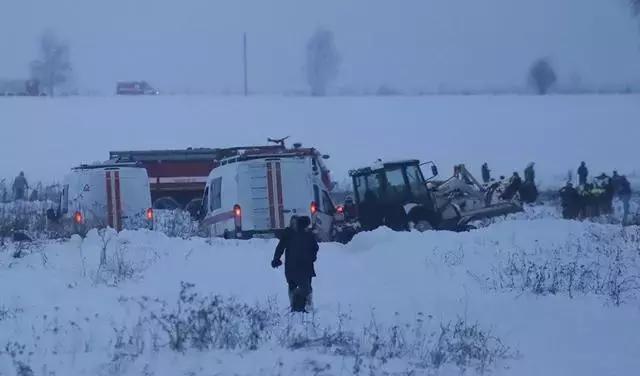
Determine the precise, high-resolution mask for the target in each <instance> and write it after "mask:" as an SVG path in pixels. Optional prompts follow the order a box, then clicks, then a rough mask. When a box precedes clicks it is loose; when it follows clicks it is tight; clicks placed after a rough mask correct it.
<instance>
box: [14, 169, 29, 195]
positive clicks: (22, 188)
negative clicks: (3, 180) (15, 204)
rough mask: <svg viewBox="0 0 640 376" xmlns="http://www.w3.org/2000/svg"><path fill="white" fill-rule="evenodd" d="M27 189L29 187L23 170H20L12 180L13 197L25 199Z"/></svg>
mask: <svg viewBox="0 0 640 376" xmlns="http://www.w3.org/2000/svg"><path fill="white" fill-rule="evenodd" d="M27 189H29V183H27V178H25V177H24V172H22V171H20V175H18V176H16V178H15V180H14V181H13V197H14V199H15V200H25V199H26V198H27V197H26V195H27Z"/></svg>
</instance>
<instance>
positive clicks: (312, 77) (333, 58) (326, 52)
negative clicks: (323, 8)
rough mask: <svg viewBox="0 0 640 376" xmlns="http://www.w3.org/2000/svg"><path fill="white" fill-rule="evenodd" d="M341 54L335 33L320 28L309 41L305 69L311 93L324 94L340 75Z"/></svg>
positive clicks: (315, 94)
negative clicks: (337, 46) (335, 40)
mask: <svg viewBox="0 0 640 376" xmlns="http://www.w3.org/2000/svg"><path fill="white" fill-rule="evenodd" d="M339 67H340V54H339V53H338V50H337V49H336V45H335V42H334V38H333V33H332V32H331V31H329V30H326V29H318V30H316V32H315V33H314V34H313V35H312V36H311V38H310V39H309V41H308V42H307V56H306V65H305V70H306V74H307V82H308V83H309V86H310V88H311V95H313V96H323V95H325V94H326V92H327V86H328V85H329V83H330V82H331V81H333V80H335V79H336V78H337V77H338V70H339Z"/></svg>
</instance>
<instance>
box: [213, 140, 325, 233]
mask: <svg viewBox="0 0 640 376" xmlns="http://www.w3.org/2000/svg"><path fill="white" fill-rule="evenodd" d="M327 158H328V156H326V155H322V154H320V153H319V152H318V151H317V150H316V149H313V148H302V147H301V145H300V144H296V145H295V146H294V148H291V149H289V148H285V147H282V148H277V149H274V148H270V149H266V150H264V149H263V150H260V149H258V150H247V151H246V152H243V153H239V154H238V155H237V156H234V157H231V158H227V159H224V160H222V161H220V165H219V166H218V167H216V168H214V169H213V170H212V171H211V173H210V174H209V177H208V179H207V184H206V187H205V192H204V196H203V203H202V209H201V227H202V229H203V230H204V232H205V233H208V234H209V235H210V236H217V237H224V238H242V239H246V238H252V237H276V236H278V235H279V233H280V232H281V231H282V230H283V229H285V228H286V227H287V226H288V225H289V221H290V219H291V217H292V216H308V217H310V218H311V220H312V225H313V230H314V232H315V234H316V236H317V238H318V240H320V241H331V240H332V238H333V220H334V215H335V214H336V208H335V206H334V204H333V201H332V200H331V196H330V194H329V192H330V191H331V189H332V187H333V183H332V182H331V178H330V175H329V170H328V169H327V168H326V167H325V165H324V163H323V159H327Z"/></svg>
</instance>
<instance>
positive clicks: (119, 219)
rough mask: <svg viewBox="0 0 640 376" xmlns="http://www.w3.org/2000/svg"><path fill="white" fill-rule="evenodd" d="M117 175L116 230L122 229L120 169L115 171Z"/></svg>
mask: <svg viewBox="0 0 640 376" xmlns="http://www.w3.org/2000/svg"><path fill="white" fill-rule="evenodd" d="M115 175H116V184H115V186H116V218H115V219H116V222H117V225H116V230H118V231H121V230H122V201H121V200H120V171H116V172H115Z"/></svg>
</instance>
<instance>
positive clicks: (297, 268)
mask: <svg viewBox="0 0 640 376" xmlns="http://www.w3.org/2000/svg"><path fill="white" fill-rule="evenodd" d="M310 224H311V220H310V219H309V217H306V216H305V217H297V218H296V217H293V218H291V224H290V227H289V228H288V229H286V230H285V232H284V233H283V235H282V237H281V238H280V242H278V245H277V246H276V250H275V253H274V255H273V260H272V261H271V267H273V268H277V267H279V266H280V265H282V261H280V258H281V257H282V255H283V254H284V275H285V278H286V279H287V285H288V290H289V302H290V304H291V312H308V310H309V309H310V308H311V306H312V291H313V289H312V287H311V279H312V278H313V277H315V276H316V272H315V269H314V267H313V263H314V262H315V261H316V259H317V255H318V249H319V247H318V242H317V241H316V239H315V235H314V234H313V232H311V229H310V228H309V225H310Z"/></svg>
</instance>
